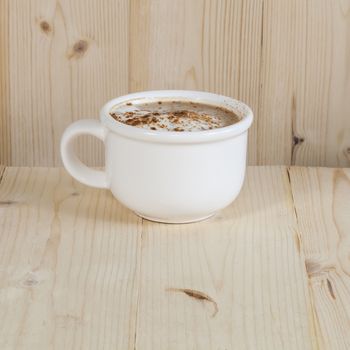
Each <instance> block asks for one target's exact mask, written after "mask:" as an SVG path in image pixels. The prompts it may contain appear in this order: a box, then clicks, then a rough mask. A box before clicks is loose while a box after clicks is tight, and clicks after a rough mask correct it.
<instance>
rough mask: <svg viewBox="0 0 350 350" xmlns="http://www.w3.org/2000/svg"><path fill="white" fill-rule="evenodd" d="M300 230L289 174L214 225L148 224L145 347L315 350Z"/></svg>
mask: <svg viewBox="0 0 350 350" xmlns="http://www.w3.org/2000/svg"><path fill="white" fill-rule="evenodd" d="M297 231H298V230H297V227H296V221H295V217H294V209H293V202H292V199H291V194H290V188H289V182H288V177H287V173H286V170H285V169H284V168H261V167H259V168H250V169H249V172H248V177H247V179H246V183H245V186H244V189H243V191H242V193H241V194H240V196H239V198H238V199H237V201H236V202H235V203H234V204H233V205H232V206H230V207H229V208H227V209H226V210H224V211H223V212H221V213H220V214H218V215H217V216H216V217H215V218H214V219H212V220H209V221H206V222H203V223H199V224H194V225H161V224H156V223H150V222H144V225H143V236H142V258H141V265H142V267H141V286H140V300H139V313H138V328H137V338H136V348H138V349H139V348H140V349H281V348H283V349H293V350H294V349H312V348H316V345H317V344H316V339H315V333H314V332H315V331H314V324H313V318H312V312H311V304H310V299H309V294H308V287H307V278H306V273H305V267H304V264H303V263H302V260H301V256H300V251H299V246H298V244H296V242H297V241H296V235H297Z"/></svg>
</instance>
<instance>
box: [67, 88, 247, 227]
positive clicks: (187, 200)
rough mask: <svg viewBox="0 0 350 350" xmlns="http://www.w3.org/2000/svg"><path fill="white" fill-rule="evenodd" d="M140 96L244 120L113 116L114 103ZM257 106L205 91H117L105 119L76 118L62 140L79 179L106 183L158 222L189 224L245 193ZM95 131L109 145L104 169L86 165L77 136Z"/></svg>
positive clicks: (91, 183) (103, 114) (70, 166)
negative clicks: (180, 127) (154, 124)
mask: <svg viewBox="0 0 350 350" xmlns="http://www.w3.org/2000/svg"><path fill="white" fill-rule="evenodd" d="M135 100H138V101H141V102H142V101H144V102H152V101H159V100H163V101H165V100H176V101H193V102H197V103H198V102H201V103H208V104H211V105H215V106H219V107H224V108H226V109H229V110H232V111H233V112H234V113H235V114H237V115H238V116H239V117H240V121H239V122H237V123H235V124H232V125H229V126H226V127H222V128H217V129H212V130H206V131H195V132H186V131H185V132H170V131H163V130H162V131H153V130H147V129H142V128H137V127H134V126H129V125H126V124H123V123H120V122H118V121H116V120H115V119H114V118H113V117H111V116H110V115H109V112H110V110H111V109H112V107H114V106H116V105H118V104H121V103H127V102H133V101H135ZM252 121H253V113H252V111H251V109H250V108H249V107H248V106H247V105H245V104H244V103H242V102H240V101H237V100H234V99H231V98H229V97H225V96H221V95H216V94H212V93H207V92H199V91H186V90H184V91H181V90H161V91H147V92H138V93H134V94H129V95H125V96H122V97H118V98H115V99H113V100H111V101H109V102H108V103H106V104H105V105H104V107H103V108H102V109H101V112H100V121H97V120H93V119H83V120H79V121H77V122H75V123H73V124H71V125H70V126H69V127H68V128H67V129H66V130H65V132H64V134H63V136H62V140H61V155H62V160H63V164H64V166H65V168H66V169H67V171H68V172H69V173H70V175H72V176H73V177H74V178H75V179H77V180H78V181H80V182H81V183H83V184H85V185H89V186H93V187H98V188H108V189H110V190H111V191H112V193H113V195H114V196H115V197H116V198H117V199H118V200H119V201H120V202H121V203H122V204H124V205H125V206H126V207H128V208H129V209H131V210H133V211H134V212H135V213H136V214H137V215H139V216H141V217H143V218H146V219H149V220H152V221H158V222H165V223H187V222H194V221H199V220H203V219H206V218H208V217H210V216H212V215H214V214H215V213H216V212H218V211H219V210H221V209H223V208H225V207H226V206H228V205H229V204H230V203H231V202H232V201H233V200H234V199H235V198H236V197H237V195H238V194H239V192H240V190H241V187H242V184H243V180H244V175H245V169H246V154H247V136H248V128H249V127H250V125H251V123H252ZM79 135H93V136H96V137H97V138H99V139H100V140H102V141H103V142H104V144H105V162H106V165H105V171H98V170H94V169H91V168H88V167H87V166H86V165H84V164H83V163H82V162H81V161H80V160H79V159H78V158H77V157H76V155H75V154H74V152H73V142H72V141H73V140H74V139H75V138H76V137H77V136H79Z"/></svg>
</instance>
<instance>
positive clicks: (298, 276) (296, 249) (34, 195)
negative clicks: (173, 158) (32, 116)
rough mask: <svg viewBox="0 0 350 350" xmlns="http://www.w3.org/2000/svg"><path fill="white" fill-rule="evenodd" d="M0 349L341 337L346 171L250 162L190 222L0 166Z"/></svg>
mask: <svg viewBox="0 0 350 350" xmlns="http://www.w3.org/2000/svg"><path fill="white" fill-rule="evenodd" d="M0 178H1V183H0V349H1V350H7V349H11V350H12V349H34V350H38V349H45V350H46V349H60V350H61V349H64V350H68V349H93V350H95V349H121V350H122V349H145V350H148V349H162V350H163V349H164V350H166V349H191V350H192V349H222V350H224V349H268V350H270V349H278V350H280V349H283V350H285V349H293V350H294V349H332V350H334V349H350V169H327V168H294V167H293V168H286V167H250V168H248V173H247V178H246V182H245V185H244V188H243V190H242V192H241V194H240V196H239V198H238V199H237V200H236V201H235V202H234V203H233V204H232V205H231V206H230V207H228V208H227V209H225V210H224V211H222V212H220V213H219V214H217V215H216V216H215V217H214V218H212V219H210V220H208V221H204V222H201V223H197V224H187V225H165V224H157V223H152V222H148V221H145V220H142V219H140V218H139V217H137V216H135V215H134V214H133V213H132V212H130V211H129V210H128V209H126V208H124V207H123V206H121V205H120V204H119V203H118V202H117V201H116V200H114V199H113V197H112V195H111V194H110V193H109V192H108V191H105V190H97V189H93V188H88V187H86V186H83V185H81V184H79V183H77V182H75V181H74V180H73V179H72V178H71V177H70V176H68V175H67V174H66V172H65V171H64V170H62V169H58V168H2V169H0Z"/></svg>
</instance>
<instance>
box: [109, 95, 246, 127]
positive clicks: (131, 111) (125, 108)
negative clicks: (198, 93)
mask: <svg viewBox="0 0 350 350" xmlns="http://www.w3.org/2000/svg"><path fill="white" fill-rule="evenodd" d="M110 115H111V116H112V117H113V118H114V119H115V120H117V121H118V122H121V123H124V124H127V125H131V126H135V127H138V128H142V129H148V130H158V131H161V130H163V131H177V132H181V131H203V130H211V129H217V128H222V127H225V126H229V125H232V124H234V123H237V122H238V121H239V120H240V118H239V117H238V116H237V115H236V114H234V113H233V112H232V111H230V110H228V109H225V108H222V107H217V106H213V105H210V104H204V103H199V102H198V103H197V102H191V101H189V102H187V101H173V100H171V101H168V100H159V101H155V102H139V103H138V102H137V101H133V102H127V103H124V104H120V105H117V106H115V107H114V108H112V110H111V112H110Z"/></svg>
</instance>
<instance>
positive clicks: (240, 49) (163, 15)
mask: <svg viewBox="0 0 350 350" xmlns="http://www.w3.org/2000/svg"><path fill="white" fill-rule="evenodd" d="M261 21H262V0H259V1H256V0H248V1H246V0H244V1H243V0H235V1H230V0H223V1H214V0H209V1H203V0H194V1H186V0H180V1H176V2H174V1H171V0H164V1H155V0H145V1H143V0H142V1H140V0H131V9H130V40H131V43H130V71H129V83H130V89H131V90H149V89H192V90H206V91H212V92H216V93H219V94H224V95H228V96H232V97H235V98H238V99H242V100H244V101H245V102H246V103H248V104H249V105H250V106H252V108H253V109H254V110H255V111H257V110H258V104H259V82H260V79H259V74H260V72H259V67H260V56H261V35H262V33H261V29H262V27H261ZM256 127H257V124H255V125H253V127H252V129H251V132H250V136H251V137H250V140H249V142H250V143H249V146H250V147H249V160H250V162H251V163H252V164H255V163H256V151H257V144H256V132H257V131H256Z"/></svg>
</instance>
